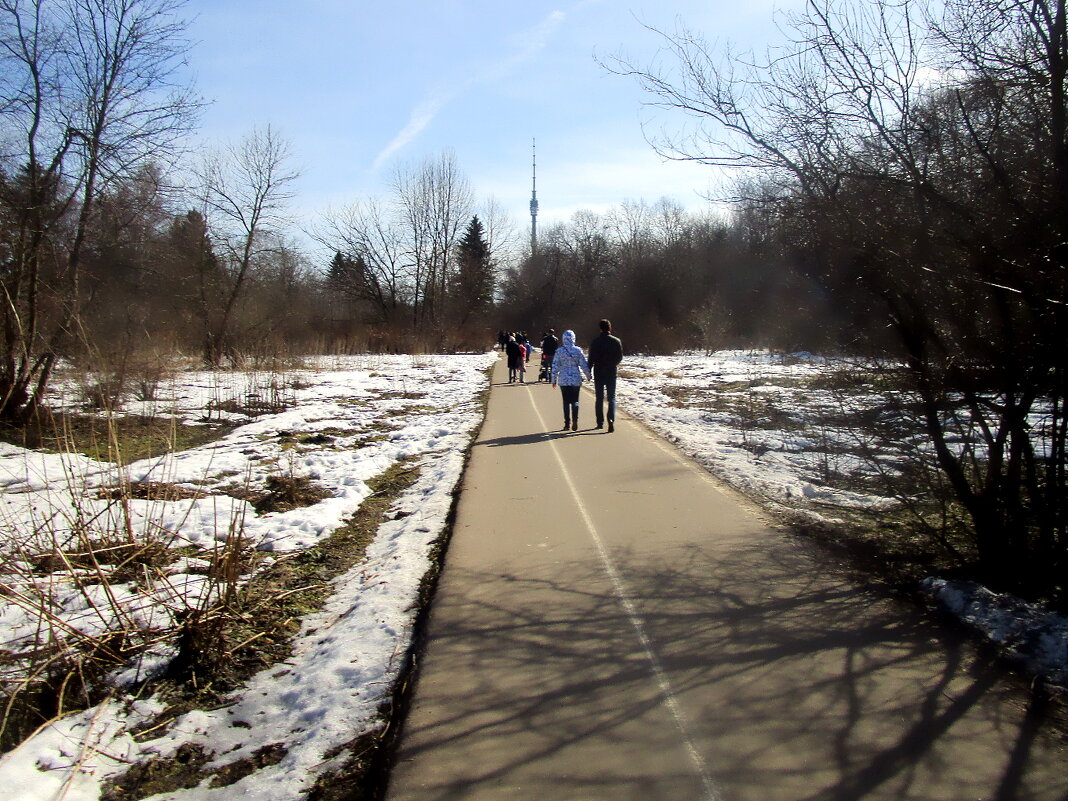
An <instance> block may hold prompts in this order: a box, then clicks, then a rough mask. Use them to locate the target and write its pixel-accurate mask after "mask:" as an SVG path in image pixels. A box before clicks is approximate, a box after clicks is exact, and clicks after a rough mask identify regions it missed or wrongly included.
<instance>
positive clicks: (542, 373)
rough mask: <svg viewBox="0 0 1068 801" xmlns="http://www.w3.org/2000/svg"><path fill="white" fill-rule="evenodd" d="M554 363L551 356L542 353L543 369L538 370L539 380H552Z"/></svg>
mask: <svg viewBox="0 0 1068 801" xmlns="http://www.w3.org/2000/svg"><path fill="white" fill-rule="evenodd" d="M552 372H553V365H552V362H551V361H550V360H549V357H548V356H546V355H545V354H544V353H543V354H541V370H539V371H538V381H550V380H552Z"/></svg>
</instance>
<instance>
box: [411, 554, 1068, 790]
mask: <svg viewBox="0 0 1068 801" xmlns="http://www.w3.org/2000/svg"><path fill="white" fill-rule="evenodd" d="M714 553H717V554H718V553H720V551H719V550H717V551H715V552H713V550H712V549H703V548H699V547H692V546H691V547H687V548H684V549H683V548H680V549H676V550H673V551H671V552H663V551H660V550H657V549H656V548H655V547H653V544H650V547H649V548H647V549H646V548H643V549H641V552H640V553H638V552H628V551H619V552H613V553H612V554H611V558H612V560H613V561H614V563H615V564H616V566H617V568H618V573H619V577H620V583H619V584H613V582H611V581H608V580H607V579H606V577H605V573H604V570H603V568H602V566H601V565H600V564H599V563H598V561H597V559H596V557H595V556H591V558H590V560H588V561H579V562H576V563H573V564H570V565H563V566H562V565H560V564H558V563H551V562H546V565H545V569H544V570H543V571H531V572H525V573H524V575H510V574H507V573H505V574H503V575H502V574H493V575H488V574H467V575H458V576H454V577H453V580H452V581H451V583H450V589H449V591H448V592H447V593H445V594H443V596H442V597H440V598H439V600H438V604H440V605H443V606H453V607H456V608H455V609H454V610H453V613H450V614H449V615H448V619H449V620H453V621H456V622H454V623H451V624H449V625H446V626H443V627H439V628H438V629H437V630H436V631H435V641H434V646H433V648H434V650H433V658H434V659H438V660H444V661H445V663H446V664H447V665H448V666H449V676H450V677H451V678H450V680H449V681H447V682H440V681H438V682H434V683H433V685H432V686H431V685H424V684H422V683H420V686H419V690H417V692H418V693H419V694H421V695H422V696H427V694H429V696H431V697H433V696H437V699H436V700H438V701H440V702H441V704H442V709H444V710H447V711H446V713H445V714H444V716H440V717H437V718H435V719H434V720H433V722H432V723H430V724H427V725H426V726H425V727H424V728H422V729H420V728H418V726H417V724H414V723H409V724H408V731H407V732H406V736H407V737H408V739H407V740H406V744H405V746H404V749H403V752H402V755H401V758H402V759H404V760H414V761H415V762H414V764H418V762H419V759H420V756H421V755H422V754H424V753H425V752H426V751H427V750H428V749H436V748H441V747H449V746H451V747H455V748H458V749H463V752H464V753H466V754H468V755H469V758H468V760H467V763H466V764H467V765H468V767H467V769H466V772H465V775H463V776H461V777H451V778H447V777H445V776H441V777H434V776H428V777H426V785H427V787H426V794H425V795H424V796H422V797H424V798H426V799H440V800H442V801H443V800H444V799H460V798H465V797H468V796H469V795H470V794H471V793H472V791H473V790H474V789H478V788H482V789H483V790H485V788H492V787H496V786H500V785H513V786H514V785H515V784H516V783H522V782H523V780H524V777H526V778H528V779H529V777H530V776H532V775H537V774H538V773H539V771H545V770H550V769H551V768H550V767H549V766H550V765H552V764H554V763H553V757H554V755H556V754H559V753H561V752H564V751H567V750H568V749H572V750H574V749H578V750H579V751H578V752H579V753H582V749H589V752H590V753H591V754H594V753H597V748H598V747H599V745H598V744H603V743H612V744H613V749H614V750H615V751H616V752H618V754H621V755H622V759H623V760H624V761H625V760H626V758H627V757H626V753H627V749H628V748H637V749H638V750H639V751H644V752H653V753H659V752H662V753H664V754H665V755H666V754H668V753H669V752H671V750H672V749H676V750H677V739H678V737H677V733H673V732H671V731H668V730H666V727H659V728H657V727H656V726H655V725H654V723H653V721H655V720H660V719H662V718H663V714H662V710H663V702H664V697H663V694H662V693H661V692H659V691H657V690H656V689H655V682H651V681H650V678H651V673H652V667H651V663H650V661H649V660H648V659H646V658H643V657H642V655H641V653H640V650H641V649H639V648H636V646H635V641H636V639H637V637H636V634H635V618H637V619H638V620H639V621H640V623H641V626H642V627H643V628H644V633H645V636H646V637H647V641H648V643H649V644H650V648H651V650H652V652H653V653H654V654H655V658H656V660H657V661H658V662H659V665H660V667H662V670H663V674H664V675H665V676H666V677H667V678H668V680H669V682H670V688H671V691H672V693H673V697H674V699H675V700H677V702H678V704H679V707H680V708H681V709H682V710H683V714H684V716H685V718H686V720H687V725H688V728H689V730H690V733H691V735H692V740H693V743H694V745H695V746H696V748H697V750H698V751H699V752H700V754H701V756H702V757H703V759H704V760H705V761H706V762H707V764H708V767H709V770H710V773H711V774H712V775H713V776H714V777H715V779H716V781H717V783H719V784H721V785H722V786H723V787H724V792H723V798H724V800H725V801H726V800H727V799H730V801H750V800H751V801H758V800H759V801H774V800H775V799H781V801H859V800H860V799H895V800H900V801H931V799H940V800H942V801H949V800H950V799H954V800H955V799H960V800H961V801H964V800H965V799H976V798H982V799H990V800H991V801H1024V799H1029V800H1030V799H1049V801H1063V800H1064V799H1065V798H1066V797H1068V796H1066V793H1068V776H1066V775H1065V771H1064V769H1063V768H1064V762H1063V743H1060V742H1058V740H1057V737H1056V736H1055V735H1054V734H1053V733H1052V732H1051V731H1050V730H1049V726H1048V721H1047V715H1046V711H1045V710H1044V709H1043V707H1042V704H1041V702H1040V701H1036V700H1033V699H1029V698H1028V696H1027V694H1026V693H1025V692H1022V691H1021V688H1020V687H1018V686H1016V685H1015V684H1014V683H1013V682H1011V681H1005V680H1004V677H1003V674H1002V673H1001V670H1000V668H999V667H997V666H995V665H993V664H991V663H989V662H988V661H986V660H985V659H984V658H983V657H981V656H978V655H977V654H976V653H974V651H973V649H971V648H970V647H969V646H968V645H967V644H966V643H964V642H963V641H962V640H961V639H959V638H958V637H957V636H955V635H954V634H953V632H950V631H945V630H943V629H942V628H941V627H940V626H938V625H937V624H936V623H934V622H932V621H931V620H929V619H928V618H926V617H924V616H923V615H920V614H919V613H918V612H917V611H916V610H914V609H912V608H910V607H905V606H902V605H900V604H898V603H895V602H892V601H888V600H887V599H885V598H882V597H879V596H878V595H877V594H875V593H874V592H866V591H864V590H861V589H858V588H857V587H856V586H855V585H854V584H852V583H851V582H850V581H848V580H847V579H846V578H845V577H843V576H842V575H840V574H839V573H838V572H837V571H835V570H829V569H826V568H825V567H824V566H821V565H819V564H818V563H814V562H813V560H812V557H811V556H810V555H808V554H805V553H803V552H802V551H801V550H800V549H798V548H793V547H788V546H787V545H783V546H782V547H778V548H773V549H769V548H767V547H759V548H758V547H755V546H753V547H749V546H747V545H741V546H738V547H734V548H732V549H729V550H728V551H727V554H728V555H727V556H726V557H720V556H715V555H713V554H714ZM620 588H622V590H620ZM621 591H622V592H623V593H624V594H625V596H626V599H627V603H626V604H624V603H621V598H620V592H621ZM628 607H629V611H628ZM487 664H489V665H492V667H493V672H492V673H487V672H485V671H484V667H485V666H486V665H487ZM651 687H654V689H650V688H651ZM423 700H424V701H428V700H430V698H429V697H424V698H423ZM658 710H659V711H658ZM635 732H640V733H641V737H640V739H639V741H638V742H637V743H635V742H634V734H635ZM683 778H684V777H682V776H681V775H680V771H679V770H678V769H677V765H675V764H674V763H672V761H671V760H669V759H667V758H665V759H664V764H663V769H662V771H661V772H660V773H659V774H656V775H645V776H642V777H641V780H639V779H638V778H636V777H635V776H633V775H631V776H626V775H625V772H624V774H619V773H613V772H612V771H610V770H606V769H605V765H604V763H603V761H601V760H594V759H591V760H590V762H589V764H588V768H587V769H586V770H579V771H577V772H574V773H573V774H572V775H567V776H560V777H558V778H557V781H558V782H559V783H560V795H559V797H560V798H612V799H616V800H617V801H623V799H656V798H668V797H672V798H681V797H685V796H679V795H677V794H676V795H670V793H673V792H677V788H678V786H680V782H682V781H683ZM695 797H697V796H695Z"/></svg>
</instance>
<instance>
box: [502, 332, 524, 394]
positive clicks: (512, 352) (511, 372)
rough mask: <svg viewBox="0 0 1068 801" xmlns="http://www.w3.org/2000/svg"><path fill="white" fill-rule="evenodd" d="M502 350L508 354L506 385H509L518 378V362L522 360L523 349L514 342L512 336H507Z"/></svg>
mask: <svg viewBox="0 0 1068 801" xmlns="http://www.w3.org/2000/svg"><path fill="white" fill-rule="evenodd" d="M504 350H505V353H507V354H508V383H509V384H511V383H513V382H514V381H515V380H516V378H517V377H518V374H519V361H520V359H522V358H523V348H522V347H521V346H520V344H519V343H518V342H516V341H515V337H514V336H509V337H508V342H507V344H506V345H505V346H504Z"/></svg>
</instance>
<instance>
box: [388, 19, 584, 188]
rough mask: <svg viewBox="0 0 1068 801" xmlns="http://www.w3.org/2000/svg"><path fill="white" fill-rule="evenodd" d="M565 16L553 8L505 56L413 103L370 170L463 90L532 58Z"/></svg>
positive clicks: (395, 150) (404, 143)
mask: <svg viewBox="0 0 1068 801" xmlns="http://www.w3.org/2000/svg"><path fill="white" fill-rule="evenodd" d="M566 17H567V15H566V14H565V13H564V12H563V11H553V12H551V13H550V14H549V15H548V16H546V17H545V19H543V20H542V21H541V22H539V23H538V24H537V25H535V26H534V27H532V28H529V29H527V30H525V31H522V32H520V33H519V34H517V35H516V36H515V37H513V38H512V43H513V45H514V51H513V52H512V53H510V54H509V55H507V56H506V57H504V58H502V59H500V60H498V61H495V62H493V63H492V64H489V65H487V66H486V67H485V68H484V69H481V70H479V71H477V72H476V73H475V74H474V75H472V76H471V77H469V78H468V79H467V80H466V81H464V82H463V83H462V84H461V85H460V86H459V87H458V88H456V89H453V90H451V91H442V92H439V93H438V94H435V95H433V96H431V97H430V98H428V99H426V100H424V101H423V102H422V103H420V104H419V105H418V106H416V107H415V108H414V109H413V110H412V113H411V116H410V117H409V119H408V124H407V125H405V126H404V127H403V128H402V129H401V130H400V132H399V133H398V134H397V135H396V136H394V137H393V139H392V140H390V142H389V144H388V145H386V146H385V148H383V149H382V151H381V152H380V153H379V154H378V155H377V156H376V157H375V160H374V165H373V167H372V169H373V170H375V171H377V170H378V169H379V168H380V167H381V166H382V165H383V164H385V162H386V161H388V160H389V158H390V157H392V156H393V155H394V154H395V153H397V152H399V151H400V150H402V149H403V148H404V147H406V146H407V145H408V144H409V143H411V142H412V141H413V140H414V139H415V138H416V137H417V136H419V134H420V133H422V132H423V130H424V129H425V128H426V127H427V126H428V125H429V124H430V123H431V122H433V120H434V118H435V117H436V116H437V115H438V113H439V112H440V111H441V110H442V109H443V108H444V107H445V106H446V105H448V104H449V103H450V102H452V101H453V100H455V99H456V98H457V97H459V96H460V95H461V94H463V93H464V92H466V91H468V90H469V89H471V88H472V87H473V86H476V85H478V84H480V83H486V82H488V81H492V80H498V79H501V78H503V77H505V76H506V75H508V74H509V73H510V72H512V71H513V70H515V69H516V68H517V67H519V66H520V65H521V64H523V63H524V62H526V61H529V60H530V59H532V58H534V56H536V55H537V54H538V53H539V52H540V51H541V50H543V49H544V48H545V47H546V46H547V45H548V43H549V42H550V41H551V40H552V37H553V35H554V34H555V33H556V31H557V30H559V28H560V26H561V25H562V24H563V22H564V19H565V18H566Z"/></svg>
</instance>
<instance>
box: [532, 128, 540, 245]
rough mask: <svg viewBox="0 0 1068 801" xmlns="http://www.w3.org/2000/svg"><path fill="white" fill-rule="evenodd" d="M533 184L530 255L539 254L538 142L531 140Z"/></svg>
mask: <svg viewBox="0 0 1068 801" xmlns="http://www.w3.org/2000/svg"><path fill="white" fill-rule="evenodd" d="M531 152H532V156H533V162H532V166H533V170H534V172H533V184H531V192H530V255H531V256H533V255H534V254H535V253H537V252H538V142H537V140H536V139H533V140H531Z"/></svg>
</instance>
